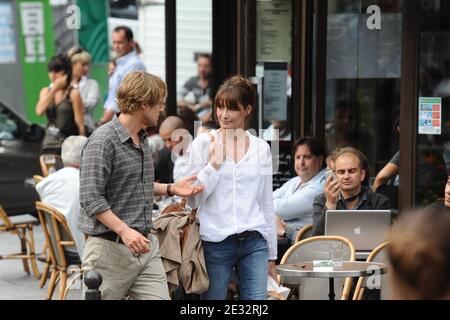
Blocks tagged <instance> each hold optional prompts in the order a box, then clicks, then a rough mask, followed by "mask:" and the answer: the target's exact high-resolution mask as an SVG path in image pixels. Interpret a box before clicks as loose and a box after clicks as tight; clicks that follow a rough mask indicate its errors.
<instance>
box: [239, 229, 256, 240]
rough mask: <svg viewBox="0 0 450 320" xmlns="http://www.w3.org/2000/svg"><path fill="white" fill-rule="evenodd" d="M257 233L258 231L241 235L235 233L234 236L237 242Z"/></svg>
mask: <svg viewBox="0 0 450 320" xmlns="http://www.w3.org/2000/svg"><path fill="white" fill-rule="evenodd" d="M258 233H259V232H258V231H244V232H241V233H237V234H236V235H235V236H236V237H237V238H238V240H241V241H242V240H245V239H247V238H249V237H251V236H255V235H257V234H258Z"/></svg>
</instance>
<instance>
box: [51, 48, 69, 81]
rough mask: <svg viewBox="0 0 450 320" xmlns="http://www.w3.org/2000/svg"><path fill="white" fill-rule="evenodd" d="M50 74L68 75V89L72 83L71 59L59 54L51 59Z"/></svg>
mask: <svg viewBox="0 0 450 320" xmlns="http://www.w3.org/2000/svg"><path fill="white" fill-rule="evenodd" d="M47 70H48V72H61V71H62V72H63V73H64V74H65V75H67V84H66V87H65V88H67V87H68V86H69V84H70V82H71V81H72V63H71V62H70V59H69V57H68V56H67V55H65V54H59V55H57V56H54V57H52V58H51V59H50V62H49V63H48V65H47Z"/></svg>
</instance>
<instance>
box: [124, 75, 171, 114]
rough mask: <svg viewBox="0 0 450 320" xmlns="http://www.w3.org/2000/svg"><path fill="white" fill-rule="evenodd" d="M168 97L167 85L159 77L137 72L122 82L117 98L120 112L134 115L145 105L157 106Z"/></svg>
mask: <svg viewBox="0 0 450 320" xmlns="http://www.w3.org/2000/svg"><path fill="white" fill-rule="evenodd" d="M166 95H167V87H166V84H165V82H164V81H162V80H161V79H160V78H159V77H157V76H155V75H152V74H149V73H147V72H145V71H135V72H131V73H129V74H128V75H127V76H126V77H125V78H124V79H123V80H122V83H121V84H120V87H119V89H118V90H117V96H116V98H117V104H118V106H119V110H120V112H122V113H124V114H133V113H135V112H136V111H137V110H138V109H139V108H140V107H141V106H142V105H143V104H147V105H149V106H151V107H153V106H156V105H157V104H158V103H160V101H161V99H163V98H165V96H166Z"/></svg>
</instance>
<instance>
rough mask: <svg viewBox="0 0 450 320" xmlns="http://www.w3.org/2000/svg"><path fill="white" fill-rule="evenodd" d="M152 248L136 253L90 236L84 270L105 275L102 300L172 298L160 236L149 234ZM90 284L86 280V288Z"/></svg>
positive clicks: (123, 246) (122, 246) (86, 248)
mask: <svg viewBox="0 0 450 320" xmlns="http://www.w3.org/2000/svg"><path fill="white" fill-rule="evenodd" d="M149 240H150V245H151V249H152V250H151V252H149V253H147V254H139V255H135V254H133V253H132V252H131V251H130V250H129V249H128V248H127V247H126V246H125V245H124V244H121V243H117V242H112V241H109V240H105V239H101V238H97V237H89V238H88V240H87V242H86V246H85V248H84V252H83V264H82V266H81V267H82V270H83V272H84V274H86V273H87V272H88V271H90V270H95V271H97V272H99V273H100V274H101V275H102V278H103V282H102V285H101V286H100V290H101V295H102V300H120V299H122V298H123V297H124V296H126V295H129V297H130V298H131V299H135V300H169V299H170V296H169V289H168V286H167V279H166V272H165V271H164V267H163V264H162V261H161V255H160V253H159V243H158V239H157V238H156V237H155V236H154V235H151V234H150V235H149ZM86 289H87V288H86V287H85V286H84V284H83V299H84V296H85V295H84V292H85V290H86Z"/></svg>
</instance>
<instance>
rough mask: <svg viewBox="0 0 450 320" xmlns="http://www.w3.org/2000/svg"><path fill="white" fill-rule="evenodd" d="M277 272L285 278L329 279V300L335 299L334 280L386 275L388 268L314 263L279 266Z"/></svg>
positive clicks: (350, 262) (366, 264)
mask: <svg viewBox="0 0 450 320" xmlns="http://www.w3.org/2000/svg"><path fill="white" fill-rule="evenodd" d="M276 268H277V272H278V273H279V274H280V275H281V276H285V277H294V278H295V277H297V278H328V279H329V295H328V297H329V299H330V300H334V299H335V293H334V278H356V277H368V276H372V275H374V274H380V275H381V274H385V273H387V272H388V268H387V266H386V265H384V264H383V263H377V262H357V261H344V262H343V264H342V266H338V267H337V266H335V267H332V268H331V267H330V268H323V267H320V268H318V267H314V264H313V262H312V261H306V262H298V263H292V264H282V265H278V266H277V267H276Z"/></svg>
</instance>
